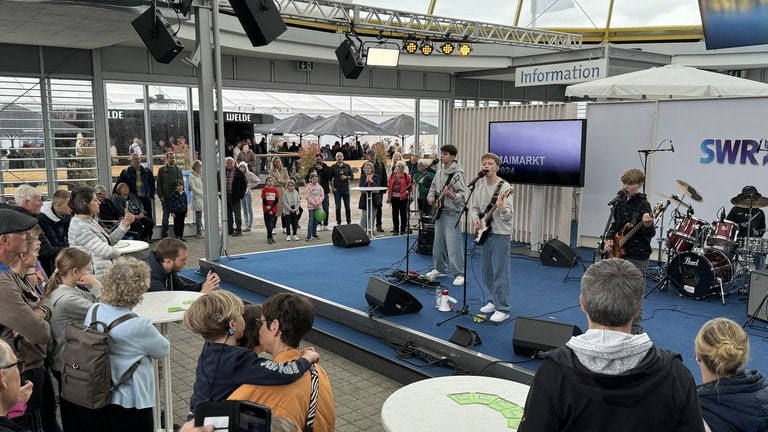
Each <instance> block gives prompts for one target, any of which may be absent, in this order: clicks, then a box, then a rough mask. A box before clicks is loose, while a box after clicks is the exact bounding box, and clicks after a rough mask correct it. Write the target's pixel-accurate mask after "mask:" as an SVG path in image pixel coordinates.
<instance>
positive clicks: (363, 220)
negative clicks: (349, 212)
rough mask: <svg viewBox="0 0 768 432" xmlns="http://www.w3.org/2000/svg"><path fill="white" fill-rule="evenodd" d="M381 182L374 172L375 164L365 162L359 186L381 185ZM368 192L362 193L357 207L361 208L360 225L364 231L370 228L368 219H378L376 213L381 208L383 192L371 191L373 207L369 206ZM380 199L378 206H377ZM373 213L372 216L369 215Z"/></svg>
mask: <svg viewBox="0 0 768 432" xmlns="http://www.w3.org/2000/svg"><path fill="white" fill-rule="evenodd" d="M379 184H381V179H380V178H379V176H378V175H377V174H375V173H374V172H373V164H372V163H370V162H366V163H364V164H363V172H362V174H360V182H359V183H358V186H359V187H374V186H379ZM366 195H367V192H362V193H360V199H359V201H358V203H357V208H359V209H361V210H362V211H363V212H362V215H361V216H360V226H361V227H362V228H363V231H365V230H367V229H368V219H372V220H373V221H375V220H376V215H377V214H378V213H379V210H380V209H381V194H380V193H378V192H371V202H372V205H371V207H372V208H371V209H369V208H368V197H367V196H366ZM377 201H378V207H377V206H376V204H377ZM369 215H372V216H369Z"/></svg>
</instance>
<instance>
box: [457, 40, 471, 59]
mask: <svg viewBox="0 0 768 432" xmlns="http://www.w3.org/2000/svg"><path fill="white" fill-rule="evenodd" d="M471 52H472V45H470V44H469V43H468V42H462V43H460V44H459V55H460V56H462V57H466V56H468V55H469V53H471Z"/></svg>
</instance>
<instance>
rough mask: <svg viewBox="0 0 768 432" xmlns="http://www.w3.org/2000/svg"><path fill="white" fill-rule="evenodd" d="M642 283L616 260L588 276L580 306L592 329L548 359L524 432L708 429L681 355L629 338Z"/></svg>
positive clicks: (635, 271) (539, 373)
mask: <svg viewBox="0 0 768 432" xmlns="http://www.w3.org/2000/svg"><path fill="white" fill-rule="evenodd" d="M644 280H645V279H644V276H643V273H641V272H640V270H639V269H638V268H637V267H636V266H635V265H634V264H632V263H631V262H629V261H626V260H622V259H617V258H614V259H608V260H603V261H600V262H598V263H596V264H594V265H593V266H592V267H590V268H589V269H588V270H587V271H586V273H584V276H583V277H582V279H581V295H580V296H579V302H580V303H581V309H582V310H583V311H584V312H585V313H586V314H587V321H588V323H589V330H587V332H586V333H584V334H583V335H580V336H574V337H572V338H571V339H570V340H569V341H568V343H566V346H565V347H562V348H558V349H555V350H552V351H548V352H546V353H544V354H543V357H544V361H543V362H542V363H541V365H540V366H539V369H538V370H537V371H536V376H535V377H534V378H533V383H532V384H531V390H530V391H529V392H528V400H527V401H526V403H525V411H524V414H523V419H522V422H521V423H520V427H519V428H518V431H520V432H528V431H537V432H541V431H563V432H565V431H592V430H594V431H618V430H620V431H625V432H626V431H655V432H659V431H693V432H700V431H704V423H703V421H702V418H701V410H700V409H699V402H698V399H697V395H696V383H695V382H694V380H693V377H692V376H691V372H690V371H689V370H688V369H687V368H686V367H685V365H683V361H682V358H681V357H680V354H677V353H673V352H671V351H667V350H664V349H661V348H658V347H656V346H655V345H654V344H653V342H651V339H650V338H649V337H648V334H646V333H641V334H638V335H633V334H632V333H631V330H632V319H633V318H634V317H635V316H636V315H637V314H638V313H640V308H641V305H642V300H643V288H644V286H645V282H644Z"/></svg>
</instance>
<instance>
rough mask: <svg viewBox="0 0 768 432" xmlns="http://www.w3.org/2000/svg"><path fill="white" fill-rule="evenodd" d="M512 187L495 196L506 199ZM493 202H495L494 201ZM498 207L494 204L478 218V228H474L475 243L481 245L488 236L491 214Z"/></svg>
mask: <svg viewBox="0 0 768 432" xmlns="http://www.w3.org/2000/svg"><path fill="white" fill-rule="evenodd" d="M512 191H513V189H512V188H511V187H510V188H509V189H507V190H505V191H504V192H502V193H501V195H499V197H498V198H497V201H498V200H503V199H506V198H507V197H508V196H510V195H511V194H512ZM494 204H495V203H494ZM498 209H499V208H498V207H496V206H495V205H494V206H492V208H491V209H490V210H489V211H488V213H487V214H486V215H485V217H483V218H482V219H480V228H475V244H478V245H482V244H483V243H485V240H486V239H487V238H488V235H489V234H490V233H491V221H492V220H493V214H494V213H495V212H496V211H497V210H498Z"/></svg>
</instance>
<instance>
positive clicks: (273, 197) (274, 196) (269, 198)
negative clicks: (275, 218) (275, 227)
mask: <svg viewBox="0 0 768 432" xmlns="http://www.w3.org/2000/svg"><path fill="white" fill-rule="evenodd" d="M279 199H280V193H279V192H278V191H277V189H276V188H274V187H269V186H267V187H265V188H264V189H262V190H261V209H262V210H263V211H264V213H265V214H266V213H271V214H273V215H274V214H277V211H278V210H279V206H278V205H277V202H278V200H279ZM267 206H272V207H270V209H269V210H267Z"/></svg>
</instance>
